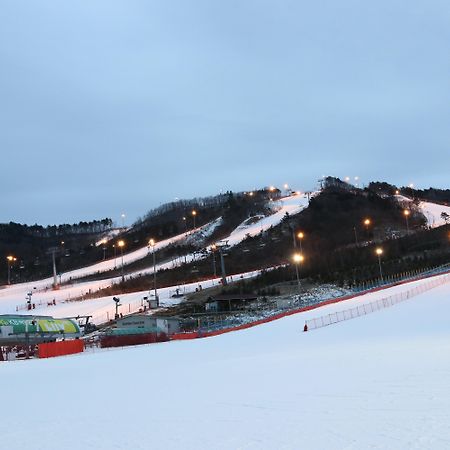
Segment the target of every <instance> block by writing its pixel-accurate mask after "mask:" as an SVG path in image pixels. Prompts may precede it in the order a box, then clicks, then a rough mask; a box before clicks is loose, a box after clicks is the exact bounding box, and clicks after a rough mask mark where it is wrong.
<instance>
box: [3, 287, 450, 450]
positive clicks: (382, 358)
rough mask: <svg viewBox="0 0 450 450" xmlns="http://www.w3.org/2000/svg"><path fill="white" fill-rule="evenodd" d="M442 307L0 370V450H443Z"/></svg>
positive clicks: (422, 304)
mask: <svg viewBox="0 0 450 450" xmlns="http://www.w3.org/2000/svg"><path fill="white" fill-rule="evenodd" d="M416 284H417V283H416ZM410 288H411V285H409V284H405V285H402V286H398V287H396V288H394V289H393V290H391V289H389V290H386V291H384V293H383V295H390V294H392V293H393V291H396V292H398V290H400V289H410ZM374 295H378V294H371V296H374ZM449 299H450V285H449V284H446V285H444V286H441V287H438V288H435V289H434V290H431V291H428V292H426V293H424V294H423V295H419V296H417V297H414V298H412V299H411V300H408V301H406V302H404V303H401V304H399V305H396V306H394V307H392V308H387V309H385V310H382V311H379V312H376V313H373V314H370V315H367V316H363V317H359V318H356V319H353V320H349V321H346V322H342V323H340V324H337V325H334V326H330V327H326V328H322V329H320V330H316V331H311V332H308V333H302V331H301V329H302V326H303V323H304V319H305V318H306V317H312V316H313V315H317V314H318V310H314V311H311V312H308V313H303V314H298V315H295V316H290V317H287V318H285V319H282V320H278V321H275V322H272V323H269V324H265V325H261V326H258V327H255V328H251V329H248V330H243V331H239V332H234V333H229V334H226V335H222V336H217V337H214V338H207V339H199V340H193V341H177V342H169V343H163V344H154V345H149V346H141V347H134V348H128V349H116V350H111V351H103V352H99V353H94V354H86V355H77V356H71V357H63V358H55V359H52V360H33V361H23V362H11V363H0V371H1V380H2V386H3V387H4V389H3V393H2V404H3V405H4V407H3V408H2V409H3V412H2V420H1V421H0V435H1V436H2V447H4V448H8V449H10V450H22V449H23V448H27V447H29V446H30V442H32V447H33V448H35V449H37V450H41V449H42V450H44V449H45V450H54V449H55V450H56V449H58V450H59V449H61V448H64V449H66V450H78V449H80V448H87V449H96V450H101V449H108V450H110V449H111V448H114V449H123V450H129V449H137V450H139V449H148V448H152V449H308V450H330V449H332V450H344V449H345V450H366V449H367V450H369V449H371V450H373V449H378V450H381V449H383V450H388V449H389V450H392V449H395V450H414V449H421V450H423V449H427V450H428V449H433V450H441V449H442V450H444V449H445V450H447V449H448V448H450V425H449V424H450V384H449V383H448V379H449V376H450V356H449V355H450V327H449V324H448V317H449V316H450V300H449ZM366 300H367V299H365V298H362V297H361V298H360V299H359V300H358V301H366ZM354 301H355V300H352V302H354ZM345 306H348V305H345ZM336 307H337V305H332V306H330V307H325V308H321V311H320V313H325V311H326V310H328V309H329V308H336ZM339 307H342V305H340V306H339ZM27 412H28V413H27ZM30 412H31V413H30Z"/></svg>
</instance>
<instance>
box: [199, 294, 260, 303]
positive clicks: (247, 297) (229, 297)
mask: <svg viewBox="0 0 450 450" xmlns="http://www.w3.org/2000/svg"><path fill="white" fill-rule="evenodd" d="M257 298H258V296H257V295H255V294H222V295H216V296H215V297H210V298H209V299H208V300H207V302H208V303H211V302H229V301H233V300H234V301H242V302H246V301H247V302H248V301H252V300H257Z"/></svg>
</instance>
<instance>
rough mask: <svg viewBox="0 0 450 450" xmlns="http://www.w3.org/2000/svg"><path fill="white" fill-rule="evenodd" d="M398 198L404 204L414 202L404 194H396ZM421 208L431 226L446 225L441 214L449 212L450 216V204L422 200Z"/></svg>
mask: <svg viewBox="0 0 450 450" xmlns="http://www.w3.org/2000/svg"><path fill="white" fill-rule="evenodd" d="M395 197H396V198H397V200H398V201H399V202H400V203H402V204H405V205H407V204H409V203H412V200H411V199H410V198H408V197H405V196H404V195H396V196H395ZM419 209H420V210H421V211H422V214H423V215H424V216H425V217H426V219H427V224H428V226H429V227H431V228H436V227H440V226H442V225H445V220H444V219H443V218H442V217H441V214H442V213H443V212H444V213H447V214H448V215H449V216H450V206H444V205H440V204H438V203H432V202H420V203H419Z"/></svg>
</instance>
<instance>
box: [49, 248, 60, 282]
mask: <svg viewBox="0 0 450 450" xmlns="http://www.w3.org/2000/svg"><path fill="white" fill-rule="evenodd" d="M58 251H59V247H50V248H49V249H48V250H47V254H48V255H52V264H53V284H52V286H53V289H58V275H57V273H56V253H57V252H58Z"/></svg>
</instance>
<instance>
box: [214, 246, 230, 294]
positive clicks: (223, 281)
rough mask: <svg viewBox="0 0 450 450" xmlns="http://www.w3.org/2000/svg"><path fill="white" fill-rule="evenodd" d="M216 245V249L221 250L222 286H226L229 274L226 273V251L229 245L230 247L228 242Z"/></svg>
mask: <svg viewBox="0 0 450 450" xmlns="http://www.w3.org/2000/svg"><path fill="white" fill-rule="evenodd" d="M215 245H216V248H217V249H219V255H220V267H221V270H222V286H226V285H227V274H226V271H225V259H224V256H225V254H224V250H226V249H227V248H228V247H229V245H228V241H221V242H218V243H217V244H215Z"/></svg>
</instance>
